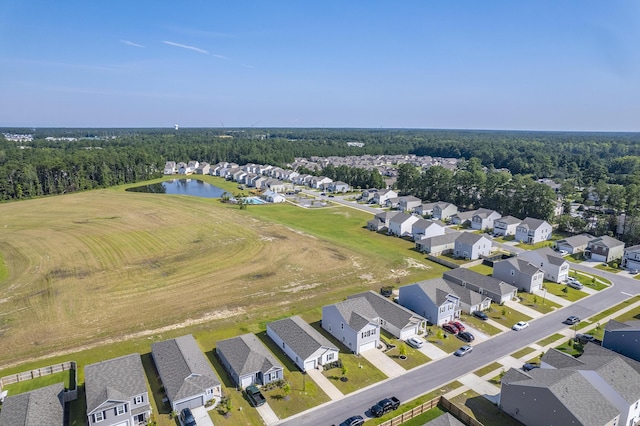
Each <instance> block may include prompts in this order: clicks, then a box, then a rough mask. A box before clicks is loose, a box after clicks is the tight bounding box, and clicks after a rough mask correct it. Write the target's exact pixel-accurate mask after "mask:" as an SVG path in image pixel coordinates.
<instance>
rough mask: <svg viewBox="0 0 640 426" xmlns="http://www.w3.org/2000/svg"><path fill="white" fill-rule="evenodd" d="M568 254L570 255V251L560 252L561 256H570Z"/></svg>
mask: <svg viewBox="0 0 640 426" xmlns="http://www.w3.org/2000/svg"><path fill="white" fill-rule="evenodd" d="M568 254H569V252H568V251H566V250H560V256H566V255H568Z"/></svg>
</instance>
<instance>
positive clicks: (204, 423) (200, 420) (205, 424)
mask: <svg viewBox="0 0 640 426" xmlns="http://www.w3.org/2000/svg"><path fill="white" fill-rule="evenodd" d="M191 413H192V414H193V417H194V418H195V419H196V424H197V425H198V426H213V421H212V420H211V417H209V413H207V409H206V408H204V407H196V408H192V409H191Z"/></svg>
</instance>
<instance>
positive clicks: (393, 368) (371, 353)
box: [360, 349, 407, 378]
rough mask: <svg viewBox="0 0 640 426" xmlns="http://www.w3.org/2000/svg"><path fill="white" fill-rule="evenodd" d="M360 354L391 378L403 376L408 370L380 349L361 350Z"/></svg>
mask: <svg viewBox="0 0 640 426" xmlns="http://www.w3.org/2000/svg"><path fill="white" fill-rule="evenodd" d="M360 356H362V357H363V358H364V359H366V360H367V361H369V362H370V363H371V364H373V365H374V366H375V367H376V368H377V369H378V370H380V371H382V372H383V373H384V374H386V375H387V377H389V378H392V377H398V376H402V375H403V374H404V373H406V372H407V370H405V369H404V368H402V367H401V366H399V365H398V364H397V363H396V362H395V361H394V360H392V359H391V358H389V357H388V356H387V355H385V354H384V353H382V351H381V350H380V349H371V350H368V351H364V352H361V353H360Z"/></svg>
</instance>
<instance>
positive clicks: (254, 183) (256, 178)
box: [247, 175, 267, 189]
mask: <svg viewBox="0 0 640 426" xmlns="http://www.w3.org/2000/svg"><path fill="white" fill-rule="evenodd" d="M266 181H267V178H266V177H264V176H260V175H253V176H252V177H251V180H250V181H249V183H248V184H247V185H248V186H251V187H254V188H256V189H261V188H262V187H263V185H264V183H265V182H266Z"/></svg>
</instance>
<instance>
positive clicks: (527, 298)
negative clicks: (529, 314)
mask: <svg viewBox="0 0 640 426" xmlns="http://www.w3.org/2000/svg"><path fill="white" fill-rule="evenodd" d="M518 297H519V298H520V299H521V302H520V303H521V304H522V305H524V306H527V307H529V308H531V309H535V310H536V311H538V312H541V313H543V314H547V313H549V312H552V311H554V310H556V309H558V308H560V305H558V304H557V303H554V302H552V301H550V300H548V299H546V300H545V299H543V298H542V297H541V296H538V295H535V294H531V293H526V292H524V291H522V292H519V293H518Z"/></svg>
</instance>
